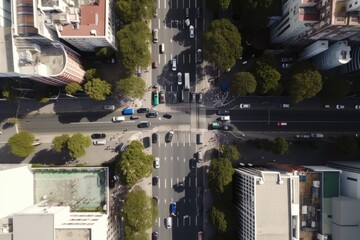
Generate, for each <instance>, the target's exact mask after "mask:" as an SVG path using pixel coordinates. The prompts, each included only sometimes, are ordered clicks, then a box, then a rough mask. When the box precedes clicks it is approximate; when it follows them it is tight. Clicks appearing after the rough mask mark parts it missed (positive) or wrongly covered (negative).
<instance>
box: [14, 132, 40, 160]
mask: <svg viewBox="0 0 360 240" xmlns="http://www.w3.org/2000/svg"><path fill="white" fill-rule="evenodd" d="M34 140H35V137H34V135H33V134H32V133H30V132H27V131H20V132H19V133H17V134H15V135H13V136H11V137H10V138H9V140H8V144H9V145H10V147H11V152H12V153H13V154H14V155H16V156H18V157H27V156H29V155H30V154H31V153H33V152H34V151H35V147H34V146H33V145H32V144H33V142H34Z"/></svg>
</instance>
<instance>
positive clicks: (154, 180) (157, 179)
mask: <svg viewBox="0 0 360 240" xmlns="http://www.w3.org/2000/svg"><path fill="white" fill-rule="evenodd" d="M158 183H159V177H158V176H155V177H153V178H152V185H153V186H157V185H158Z"/></svg>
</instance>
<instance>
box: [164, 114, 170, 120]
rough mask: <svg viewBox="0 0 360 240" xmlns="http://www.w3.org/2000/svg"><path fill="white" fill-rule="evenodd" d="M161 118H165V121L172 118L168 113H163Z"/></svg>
mask: <svg viewBox="0 0 360 240" xmlns="http://www.w3.org/2000/svg"><path fill="white" fill-rule="evenodd" d="M163 117H164V118H166V119H171V118H172V115H171V114H170V113H165V114H164V115H163Z"/></svg>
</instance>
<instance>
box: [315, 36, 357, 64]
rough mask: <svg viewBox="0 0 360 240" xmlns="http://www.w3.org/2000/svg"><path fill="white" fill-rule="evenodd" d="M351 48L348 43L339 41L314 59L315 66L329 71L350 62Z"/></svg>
mask: <svg viewBox="0 0 360 240" xmlns="http://www.w3.org/2000/svg"><path fill="white" fill-rule="evenodd" d="M350 50H351V47H350V46H349V45H348V42H347V41H339V42H336V43H334V44H332V45H331V46H330V47H329V48H328V49H327V50H326V51H323V52H322V53H320V54H318V55H316V56H315V57H314V58H313V64H314V66H316V67H317V68H318V69H321V70H328V69H331V68H334V67H338V66H341V65H344V64H347V63H348V62H350V60H351V57H350Z"/></svg>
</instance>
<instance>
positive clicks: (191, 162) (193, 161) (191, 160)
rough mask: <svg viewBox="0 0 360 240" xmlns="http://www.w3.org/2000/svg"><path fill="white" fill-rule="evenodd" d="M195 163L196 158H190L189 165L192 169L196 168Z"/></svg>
mask: <svg viewBox="0 0 360 240" xmlns="http://www.w3.org/2000/svg"><path fill="white" fill-rule="evenodd" d="M196 165H197V161H196V159H195V158H191V159H190V167H191V168H192V169H194V168H196Z"/></svg>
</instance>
